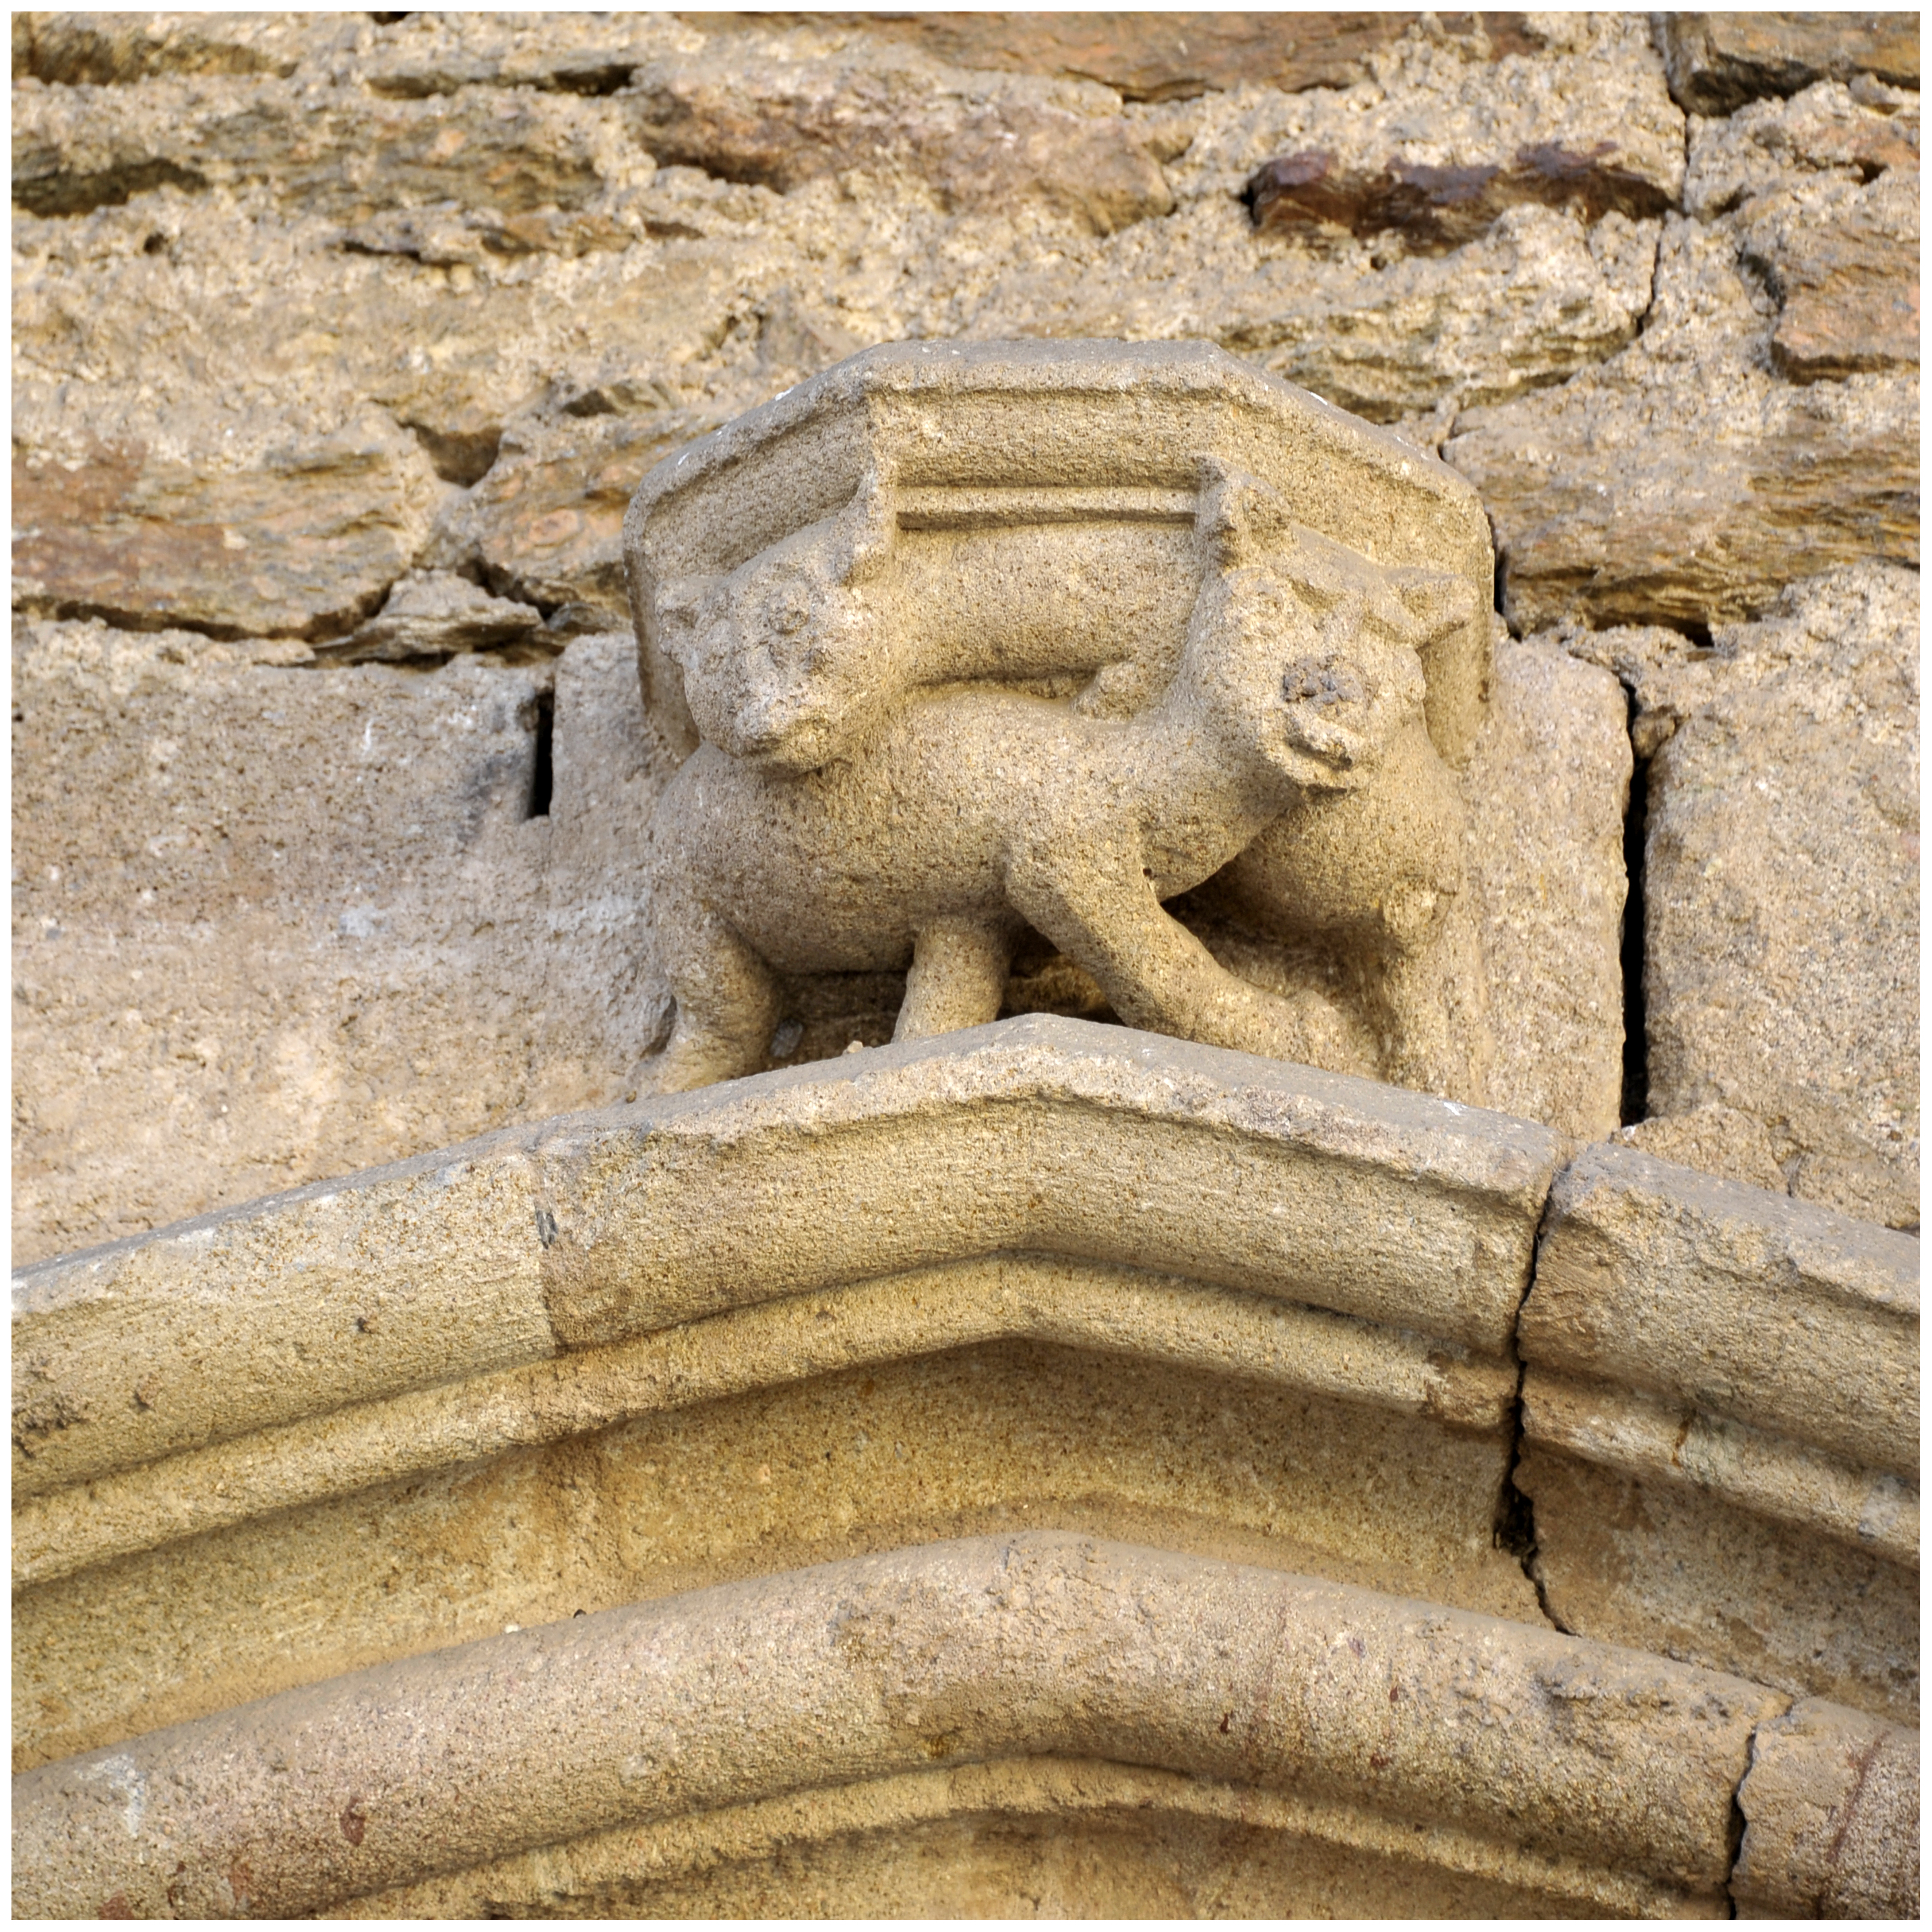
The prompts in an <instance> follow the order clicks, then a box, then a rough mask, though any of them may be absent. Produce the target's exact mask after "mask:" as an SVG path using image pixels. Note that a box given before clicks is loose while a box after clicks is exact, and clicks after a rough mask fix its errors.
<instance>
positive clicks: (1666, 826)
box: [1570, 565, 1918, 1228]
mask: <svg viewBox="0 0 1932 1932" xmlns="http://www.w3.org/2000/svg"><path fill="white" fill-rule="evenodd" d="M1570 647H1571V649H1573V650H1575V651H1577V652H1580V653H1583V654H1586V655H1590V656H1592V657H1593V658H1595V659H1596V660H1597V661H1598V662H1600V663H1604V664H1612V665H1614V666H1615V667H1616V668H1618V669H1619V671H1620V672H1621V673H1622V675H1623V676H1624V677H1625V680H1626V682H1628V684H1629V685H1630V686H1631V689H1632V691H1633V692H1634V695H1635V697H1636V700H1637V715H1636V718H1635V720H1634V731H1635V733H1636V736H1637V743H1638V749H1639V751H1640V754H1641V755H1643V756H1646V757H1649V760H1650V768H1649V813H1648V817H1647V820H1646V841H1645V851H1644V905H1645V921H1644V967H1643V971H1644V1009H1645V1013H1646V1025H1647V1031H1648V1035H1649V1078H1650V1093H1649V1109H1650V1112H1651V1113H1652V1115H1656V1116H1660V1117H1663V1118H1665V1119H1682V1118H1688V1117H1689V1116H1691V1115H1698V1116H1699V1117H1700V1118H1704V1119H1706V1120H1711V1119H1714V1118H1715V1117H1714V1116H1712V1115H1711V1114H1710V1113H1709V1110H1710V1109H1727V1110H1730V1112H1735V1113H1736V1114H1739V1115H1743V1116H1745V1117H1746V1118H1747V1119H1748V1121H1754V1122H1756V1123H1757V1124H1758V1127H1759V1128H1760V1130H1761V1132H1762V1133H1763V1136H1765V1138H1766V1144H1767V1145H1768V1146H1769V1151H1770V1154H1771V1157H1772V1159H1773V1160H1775V1162H1776V1163H1777V1164H1778V1167H1779V1169H1781V1172H1782V1173H1783V1175H1784V1177H1785V1179H1786V1181H1787V1184H1788V1185H1789V1186H1790V1189H1791V1191H1792V1192H1793V1193H1794V1194H1796V1195H1798V1196H1800V1197H1801V1198H1803V1199H1808V1200H1813V1201H1817V1202H1822V1203H1824V1204H1826V1205H1829V1206H1831V1207H1834V1208H1838V1209H1839V1210H1841V1211H1843V1212H1844V1213H1846V1214H1857V1215H1860V1216H1862V1217H1865V1218H1867V1219H1869V1220H1879V1221H1884V1222H1886V1223H1889V1224H1890V1225H1891V1226H1894V1227H1902V1228H1915V1227H1916V1226H1918V1001H1917V986H1918V577H1917V576H1916V575H1915V574H1912V573H1910V572H1907V571H1901V570H1896V569H1888V568H1885V567H1883V566H1879V565H1865V566H1863V567H1861V568H1856V569H1851V570H1846V571H1838V572H1834V573H1832V574H1830V575H1828V576H1826V577H1820V578H1816V579H1812V580H1808V581H1806V582H1805V583H1800V584H1796V585H1794V586H1792V588H1791V589H1790V590H1788V591H1787V592H1785V594H1784V595H1783V597H1781V598H1780V599H1779V601H1778V604H1777V605H1776V607H1775V609H1774V610H1772V612H1771V613H1769V614H1768V615H1767V616H1766V618H1765V619H1763V621H1762V622H1760V623H1757V624H1751V625H1737V626H1733V627H1727V628H1721V629H1720V630H1719V631H1718V632H1717V633H1716V634H1715V637H1714V639H1713V640H1712V648H1710V649H1698V648H1696V647H1694V646H1690V645H1689V644H1688V643H1687V642H1686V640H1684V639H1682V637H1679V636H1677V635H1676V634H1673V633H1670V632H1664V631H1656V632H1647V633H1632V632H1610V633H1606V634H1601V635H1599V636H1596V637H1590V636H1587V635H1586V636H1579V637H1572V638H1571V640H1570ZM1730 1138H1733V1139H1734V1138H1735V1136H1731V1137H1730ZM1657 1151H1658V1152H1660V1153H1667V1149H1666V1148H1664V1147H1662V1146H1660V1147H1658V1149H1657ZM1760 1158H1761V1157H1760V1156H1758V1155H1756V1154H1746V1153H1743V1152H1741V1153H1740V1154H1739V1157H1738V1159H1739V1160H1757V1159H1760ZM1740 1178H1751V1177H1750V1176H1748V1175H1740Z"/></svg>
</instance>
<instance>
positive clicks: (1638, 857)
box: [1617, 692, 1650, 1127]
mask: <svg viewBox="0 0 1932 1932" xmlns="http://www.w3.org/2000/svg"><path fill="white" fill-rule="evenodd" d="M1627 701H1628V704H1629V707H1630V723H1631V725H1632V727H1634V725H1635V724H1636V721H1637V696H1636V694H1635V693H1634V692H1630V693H1628V694H1627ZM1649 825H1650V760H1649V759H1648V758H1644V757H1638V756H1637V748H1636V739H1635V733H1634V730H1633V732H1632V739H1631V786H1630V802H1629V803H1628V805H1626V806H1625V810H1624V880H1625V884H1624V915H1623V926H1622V932H1621V934H1620V935H1619V942H1618V953H1619V965H1620V966H1621V967H1622V973H1623V988H1624V1068H1623V1091H1622V1100H1621V1103H1620V1104H1619V1107H1618V1110H1617V1117H1618V1118H1619V1121H1621V1122H1622V1124H1623V1125H1624V1126H1625V1127H1634V1126H1635V1125H1636V1124H1637V1122H1638V1121H1642V1120H1646V1119H1647V1118H1649V1114H1650V1034H1649V1028H1648V1024H1647V1022H1646V1018H1645V1010H1644V987H1643V928H1644V898H1643V868H1644V846H1645V841H1646V838H1647V837H1648V835H1649Z"/></svg>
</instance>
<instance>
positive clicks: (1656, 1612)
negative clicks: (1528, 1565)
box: [1514, 1400, 1919, 1724]
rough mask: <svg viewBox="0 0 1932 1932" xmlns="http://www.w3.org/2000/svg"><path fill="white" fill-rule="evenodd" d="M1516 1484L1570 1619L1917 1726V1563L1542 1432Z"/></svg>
mask: <svg viewBox="0 0 1932 1932" xmlns="http://www.w3.org/2000/svg"><path fill="white" fill-rule="evenodd" d="M1531 1413H1534V1409H1533V1406H1532V1405H1531V1404H1530V1403H1529V1402H1528V1401H1527V1400H1526V1415H1527V1414H1531ZM1514 1481H1515V1483H1516V1484H1517V1487H1518V1488H1519V1489H1520V1490H1522V1491H1523V1493H1525V1494H1526V1496H1529V1498H1530V1499H1531V1502H1532V1506H1533V1508H1534V1512H1535V1520H1536V1525H1537V1542H1536V1554H1535V1558H1534V1559H1533V1567H1534V1570H1535V1576H1536V1579H1537V1581H1538V1585H1539V1586H1541V1592H1542V1601H1543V1602H1544V1604H1546V1605H1547V1607H1548V1610H1549V1613H1550V1616H1552V1617H1553V1618H1555V1619H1557V1620H1558V1621H1559V1622H1561V1624H1562V1626H1563V1628H1565V1629H1566V1630H1571V1631H1577V1633H1578V1634H1580V1635H1583V1636H1588V1637H1595V1638H1597V1639H1598V1640H1600V1641H1601V1642H1603V1643H1625V1644H1629V1645H1631V1646H1633V1647H1634V1648H1636V1649H1643V1650H1649V1651H1653V1652H1662V1653H1663V1654H1664V1655H1667V1656H1671V1657H1679V1658H1685V1659H1686V1660H1687V1661H1693V1662H1695V1663H1698V1664H1703V1665H1706V1667H1709V1668H1710V1669H1712V1670H1734V1671H1736V1673H1738V1674H1739V1676H1745V1677H1749V1678H1751V1679H1752V1680H1753V1681H1754V1682H1757V1683H1760V1684H1769V1685H1776V1686H1778V1688H1781V1689H1782V1690H1784V1691H1788V1692H1790V1694H1792V1695H1793V1696H1794V1697H1806V1696H1810V1697H1829V1698H1832V1699H1834V1700H1836V1701H1837V1702H1838V1703H1842V1704H1849V1705H1852V1706H1856V1707H1857V1708H1858V1709H1861V1710H1866V1711H1871V1712H1876V1713H1877V1714H1879V1715H1881V1716H1883V1717H1885V1718H1890V1719H1891V1720H1893V1721H1895V1722H1897V1723H1900V1724H1917V1723H1918V1706H1919V1664H1918V1567H1917V1565H1915V1564H1902V1563H1894V1562H1891V1561H1890V1560H1889V1559H1887V1558H1885V1557H1884V1556H1877V1555H1874V1554H1872V1553H1869V1552H1867V1551H1865V1550H1859V1549H1857V1548H1855V1547H1853V1546H1852V1544H1849V1543H1847V1542H1846V1541H1843V1540H1841V1539H1840V1538H1835V1537H1829V1536H1825V1535H1820V1533H1819V1532H1818V1531H1817V1529H1814V1528H1812V1527H1810V1526H1802V1527H1801V1526H1795V1525H1793V1524H1790V1523H1784V1522H1781V1521H1779V1520H1777V1519H1776V1518H1775V1517H1771V1516H1768V1515H1766V1514H1764V1513H1763V1511H1758V1510H1754V1509H1748V1508H1740V1507H1738V1506H1736V1505H1733V1504H1732V1503H1730V1502H1727V1501H1726V1500H1725V1499H1724V1498H1723V1497H1721V1496H1718V1495H1716V1494H1714V1493H1711V1492H1710V1491H1709V1490H1706V1489H1704V1488H1703V1487H1700V1485H1698V1484H1694V1483H1691V1482H1688V1481H1685V1480H1684V1478H1682V1475H1680V1474H1678V1473H1677V1472H1673V1473H1672V1474H1671V1475H1668V1476H1665V1477H1663V1478H1652V1479H1649V1480H1646V1479H1645V1478H1642V1477H1635V1476H1631V1475H1627V1474H1625V1472H1624V1471H1623V1470H1622V1469H1617V1468H1613V1467H1609V1466H1606V1465H1605V1463H1603V1462H1602V1461H1601V1460H1595V1459H1593V1458H1592V1457H1586V1456H1579V1455H1573V1454H1570V1453H1568V1451H1565V1450H1564V1449H1562V1448H1558V1447H1556V1446H1555V1445H1553V1444H1550V1443H1548V1442H1541V1441H1538V1440H1529V1441H1526V1442H1525V1443H1524V1444H1523V1451H1522V1454H1520V1457H1518V1459H1517V1465H1516V1470H1515V1474H1514Z"/></svg>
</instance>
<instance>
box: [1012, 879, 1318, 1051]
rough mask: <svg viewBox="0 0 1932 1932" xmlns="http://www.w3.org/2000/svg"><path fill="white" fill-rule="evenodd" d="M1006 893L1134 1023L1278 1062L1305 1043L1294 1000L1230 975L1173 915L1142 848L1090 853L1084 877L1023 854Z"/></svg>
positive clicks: (1128, 1019) (1120, 1012)
mask: <svg viewBox="0 0 1932 1932" xmlns="http://www.w3.org/2000/svg"><path fill="white" fill-rule="evenodd" d="M1108 859H1112V862H1111V863H1110V862H1108ZM1007 891H1008V893H1009V895H1010V897H1011V898H1012V901H1013V906H1014V907H1015V909H1016V910H1017V911H1019V913H1022V915H1023V916H1025V918H1026V919H1028V921H1029V922H1031V924H1032V925H1034V926H1036V927H1037V929H1039V930H1040V932H1043V933H1044V934H1045V935H1046V936H1047V938H1049V939H1050V940H1052V941H1053V943H1054V944H1055V945H1056V946H1058V947H1059V948H1060V950H1061V951H1062V952H1063V953H1065V954H1066V955H1067V956H1068V958H1070V959H1073V960H1076V961H1077V962H1079V964H1080V965H1082V966H1084V967H1085V968H1086V969H1087V970H1088V972H1090V973H1091V974H1093V976H1094V978H1095V979H1097V980H1099V981H1100V984H1101V986H1103V988H1104V989H1106V994H1107V997H1108V999H1109V1001H1110V1002H1111V1003H1112V1006H1113V1009H1114V1010H1115V1012H1116V1013H1118V1014H1119V1015H1120V1016H1121V1019H1124V1020H1125V1021H1126V1022H1127V1024H1128V1025H1130V1026H1137V1027H1142V1028H1145V1029H1146V1030H1147V1031H1148V1032H1150V1033H1164V1034H1172V1035H1174V1036H1175V1037H1177V1038H1178V1039H1181V1040H1200V1041H1202V1043H1205V1045H1208V1046H1226V1047H1232V1048H1234V1049H1236V1050H1237V1051H1238V1052H1243V1053H1258V1054H1261V1055H1265V1057H1267V1058H1270V1059H1273V1060H1292V1059H1294V1058H1297V1057H1298V1055H1301V1053H1302V1052H1304V1040H1305V1038H1306V1030H1305V1021H1304V1017H1303V1016H1302V1015H1301V1013H1300V1012H1299V1010H1298V1009H1297V1008H1296V1007H1295V1005H1294V1004H1292V1002H1291V1001H1287V1000H1284V999H1282V998H1280V997H1279V996H1278V995H1275V994H1273V993H1269V992H1264V991H1263V990H1262V989H1261V988H1260V987H1259V986H1251V985H1250V983H1248V982H1247V980H1242V979H1239V978H1238V977H1236V976H1235V974H1232V973H1230V972H1229V971H1228V969H1227V968H1226V967H1225V966H1223V965H1221V964H1220V962H1219V961H1218V960H1217V959H1215V958H1214V955H1213V954H1212V953H1210V952H1209V951H1208V949H1207V947H1205V946H1203V945H1202V943H1201V942H1200V941H1199V940H1198V939H1196V938H1195V936H1194V935H1193V933H1191V932H1189V931H1188V930H1187V928H1186V927H1185V926H1183V925H1181V922H1179V921H1178V919H1173V918H1172V917H1170V916H1169V914H1168V913H1167V912H1166V910H1165V909H1164V908H1163V907H1162V905H1161V903H1160V901H1159V900H1158V899H1157V898H1155V897H1154V887H1153V885H1152V884H1151V883H1150V882H1149V880H1148V878H1147V877H1146V875H1145V873H1144V872H1143V871H1142V869H1141V866H1140V863H1139V857H1138V856H1137V855H1136V856H1133V859H1132V860H1131V862H1129V859H1128V855H1127V854H1126V853H1115V854H1112V855H1108V857H1107V858H1102V859H1098V861H1097V860H1096V856H1095V855H1089V854H1083V856H1082V867H1081V871H1080V874H1079V876H1078V877H1074V876H1070V875H1069V874H1068V873H1067V872H1066V871H1064V870H1063V869H1060V868H1055V867H1054V865H1052V862H1051V860H1050V859H1048V858H1046V856H1044V855H1038V856H1034V858H1032V859H1030V860H1019V861H1016V863H1015V865H1014V866H1013V869H1012V871H1010V874H1009V876H1008V879H1007Z"/></svg>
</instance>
